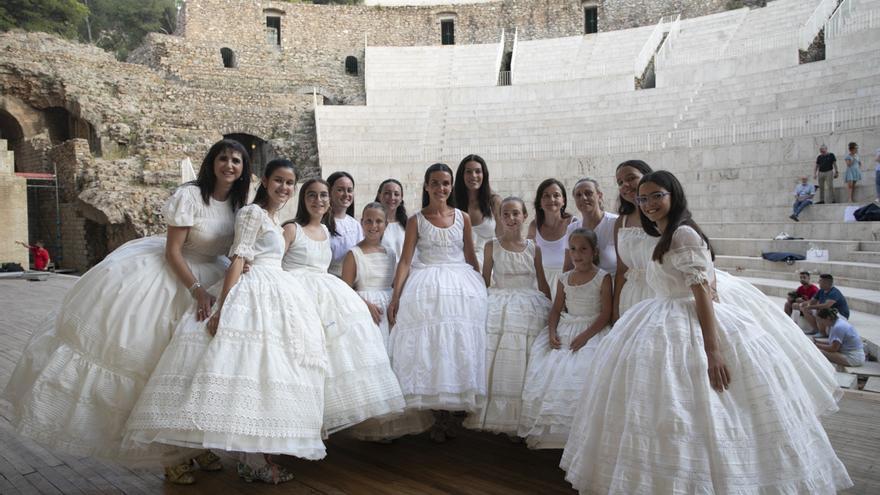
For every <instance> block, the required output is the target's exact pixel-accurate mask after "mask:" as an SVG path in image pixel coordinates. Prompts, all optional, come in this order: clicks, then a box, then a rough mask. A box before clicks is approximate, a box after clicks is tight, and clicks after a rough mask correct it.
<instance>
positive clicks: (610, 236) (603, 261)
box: [541, 211, 617, 275]
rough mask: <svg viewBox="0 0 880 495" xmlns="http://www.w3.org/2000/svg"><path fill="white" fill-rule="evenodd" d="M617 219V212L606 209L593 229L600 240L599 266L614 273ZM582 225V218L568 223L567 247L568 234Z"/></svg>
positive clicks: (566, 241)
mask: <svg viewBox="0 0 880 495" xmlns="http://www.w3.org/2000/svg"><path fill="white" fill-rule="evenodd" d="M616 220H617V215H616V214H614V213H610V212H607V211H606V212H605V214H604V215H603V216H602V220H600V221H599V225H597V226H596V228H595V229H593V232H595V233H596V237H597V238H598V241H599V268H601V269H603V270H605V271H606V272H608V273H610V274H612V275H613V274H614V272H615V271H617V253H616V252H615V251H614V222H615V221H616ZM581 227H583V220H582V219H580V218H578V219H577V220H573V221H572V222H571V223H570V224H568V228H567V229H566V230H565V247H568V236H569V235H570V234H571V233H572V232H573V231H574V230H575V229H579V228H581ZM541 254H543V252H542V253H541ZM563 256H564V254H563Z"/></svg>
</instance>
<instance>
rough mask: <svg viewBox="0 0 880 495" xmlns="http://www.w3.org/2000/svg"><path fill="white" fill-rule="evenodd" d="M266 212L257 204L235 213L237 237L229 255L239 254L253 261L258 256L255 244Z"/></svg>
mask: <svg viewBox="0 0 880 495" xmlns="http://www.w3.org/2000/svg"><path fill="white" fill-rule="evenodd" d="M266 218H267V216H266V212H265V210H263V209H262V208H260V207H259V206H257V205H248V206H245V207H244V208H242V209H240V210H238V213H237V214H236V215H235V238H234V240H233V241H232V247H231V248H230V249H229V257H230V258H232V257H233V256H238V257H239V258H244V259H245V261H253V260H254V257H255V256H256V249H255V245H256V242H257V237H258V236H259V234H260V231H261V230H262V224H263V220H264V219H266Z"/></svg>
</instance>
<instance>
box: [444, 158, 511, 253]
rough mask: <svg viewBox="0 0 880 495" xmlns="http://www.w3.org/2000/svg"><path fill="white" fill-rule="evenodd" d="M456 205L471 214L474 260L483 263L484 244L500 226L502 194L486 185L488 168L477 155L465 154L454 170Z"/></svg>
mask: <svg viewBox="0 0 880 495" xmlns="http://www.w3.org/2000/svg"><path fill="white" fill-rule="evenodd" d="M453 194H454V195H455V205H456V206H457V207H458V208H459V209H460V210H461V211H463V212H465V213H467V214H468V216H469V217H470V218H471V233H472V234H473V237H474V254H475V255H476V256H477V263H478V264H480V265H482V263H483V248H484V246H485V245H486V243H487V242H489V241H491V240H492V239H494V238H495V235H496V234H497V233H498V231H499V229H498V226H497V223H496V221H495V219H496V218H497V217H498V209H499V208H500V206H501V196H499V195H497V194H495V192H493V191H492V188H491V187H490V185H489V168H488V167H487V166H486V160H483V158H482V157H480V156H479V155H468V156H466V157H464V159H463V160H462V161H461V163H459V165H458V170H456V171H455V184H454V185H453Z"/></svg>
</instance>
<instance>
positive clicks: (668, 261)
mask: <svg viewBox="0 0 880 495" xmlns="http://www.w3.org/2000/svg"><path fill="white" fill-rule="evenodd" d="M714 279H715V266H714V264H713V263H712V257H711V254H710V253H709V248H708V247H707V246H706V243H705V242H703V239H702V237H700V235H699V234H697V232H696V231H695V230H694V229H692V228H690V227H688V226H681V227H679V228H678V229H677V230H676V231H675V233H674V234H672V244H671V246H670V249H669V251H667V252H666V254H664V255H663V263H662V264H661V263H658V262H656V261H654V262H652V263H651V264H650V265H648V272H647V280H648V285H650V286H651V288H652V289H654V292H655V293H656V294H657V296H658V297H671V298H679V297H691V296H692V295H693V292H692V291H691V286H692V285H695V284H709V283H711V282H712V281H713V280H714Z"/></svg>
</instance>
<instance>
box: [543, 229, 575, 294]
mask: <svg viewBox="0 0 880 495" xmlns="http://www.w3.org/2000/svg"><path fill="white" fill-rule="evenodd" d="M535 244H537V245H538V247H539V248H541V264H542V266H543V267H544V278H546V279H547V283H548V284H549V285H550V296H551V297H553V298H554V299H555V298H556V282H558V281H559V276H560V275H562V267H563V265H564V264H565V249H566V248H567V247H568V235H563V236H562V237H560V238H559V239H557V240H555V241H547V240H544V238H543V237H541V231H540V229H537V230H536V231H535Z"/></svg>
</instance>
